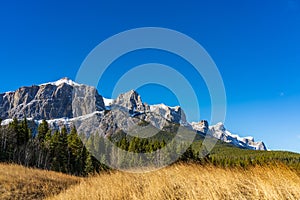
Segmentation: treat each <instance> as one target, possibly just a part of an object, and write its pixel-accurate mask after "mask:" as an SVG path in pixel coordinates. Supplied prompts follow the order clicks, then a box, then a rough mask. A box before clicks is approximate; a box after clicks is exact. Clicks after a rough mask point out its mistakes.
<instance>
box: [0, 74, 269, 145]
mask: <svg viewBox="0 0 300 200" xmlns="http://www.w3.org/2000/svg"><path fill="white" fill-rule="evenodd" d="M25 116H26V118H27V119H29V120H32V121H33V122H35V124H36V127H37V125H38V124H39V123H41V121H42V120H43V119H45V120H47V122H48V123H49V124H50V126H51V128H53V129H59V128H60V127H62V126H64V125H65V126H67V127H71V126H75V127H76V128H77V130H78V133H84V134H87V135H89V134H91V133H98V134H101V135H103V136H108V135H114V134H115V133H117V132H119V131H123V132H125V133H127V134H131V135H132V134H137V133H138V132H139V131H140V130H141V128H140V127H141V126H148V127H150V128H149V129H148V130H150V131H149V133H147V134H150V135H153V134H155V133H156V132H157V131H159V130H163V129H164V128H166V127H168V126H170V125H174V124H175V125H180V126H182V127H184V128H187V129H189V130H194V131H196V132H197V134H200V135H202V136H205V135H207V134H208V135H210V136H213V137H215V138H217V139H219V140H221V141H223V142H226V143H230V144H232V145H235V146H237V147H240V148H245V149H254V150H267V148H266V146H265V144H264V143H263V142H255V141H254V138H253V137H240V136H238V135H235V134H232V133H231V132H229V131H228V130H226V128H225V126H224V124H223V123H222V122H220V123H217V124H215V125H211V126H209V124H208V121H206V120H201V121H199V122H191V123H190V122H188V121H187V120H186V115H185V113H184V111H183V109H182V108H181V107H180V106H175V107H170V106H167V105H164V104H157V105H148V104H146V103H144V102H143V101H142V99H141V96H140V95H139V94H138V93H137V92H136V91H134V90H131V91H128V92H126V93H124V94H120V95H119V96H118V97H117V98H116V99H106V98H104V97H102V96H101V95H100V94H99V93H98V91H97V89H96V88H94V87H92V86H88V85H84V84H78V83H75V82H74V81H72V80H70V79H68V78H62V79H60V80H58V81H56V82H49V83H44V84H41V85H32V86H29V87H21V88H19V89H17V90H16V91H14V92H6V93H3V94H0V118H1V119H2V122H1V125H7V124H8V123H10V122H11V121H12V120H13V118H17V119H22V118H24V117H25Z"/></svg>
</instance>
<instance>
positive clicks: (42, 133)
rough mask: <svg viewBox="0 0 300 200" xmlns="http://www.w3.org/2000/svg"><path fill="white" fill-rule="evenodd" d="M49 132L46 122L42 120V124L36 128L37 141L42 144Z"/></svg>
mask: <svg viewBox="0 0 300 200" xmlns="http://www.w3.org/2000/svg"><path fill="white" fill-rule="evenodd" d="M48 131H49V125H48V123H47V121H46V120H44V119H43V121H42V123H41V124H40V125H39V127H38V135H37V137H38V140H39V141H40V142H44V140H45V137H46V134H47V133H48Z"/></svg>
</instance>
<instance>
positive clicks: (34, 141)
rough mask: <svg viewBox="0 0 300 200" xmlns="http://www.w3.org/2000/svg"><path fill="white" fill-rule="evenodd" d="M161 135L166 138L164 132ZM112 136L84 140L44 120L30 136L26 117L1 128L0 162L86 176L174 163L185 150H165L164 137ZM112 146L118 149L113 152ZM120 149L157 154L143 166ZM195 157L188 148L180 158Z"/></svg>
mask: <svg viewBox="0 0 300 200" xmlns="http://www.w3.org/2000/svg"><path fill="white" fill-rule="evenodd" d="M161 134H162V135H164V136H167V133H166V132H163V133H161ZM115 136H116V137H115V138H111V137H108V139H109V140H107V139H104V137H102V136H100V135H99V134H97V133H93V134H90V136H89V137H88V138H87V137H86V134H85V133H81V134H78V133H77V130H76V128H75V127H72V128H71V130H70V132H69V133H68V131H67V129H66V127H62V128H61V130H51V129H50V128H49V125H48V123H47V121H46V120H43V121H42V122H41V123H40V124H39V126H38V129H37V133H36V134H32V132H31V130H30V128H29V126H28V121H27V119H26V118H25V119H24V120H23V121H18V120H17V119H14V120H13V121H12V122H11V123H10V124H9V125H8V126H3V127H0V161H1V162H12V163H17V164H21V165H25V166H30V167H37V168H41V169H47V170H53V171H59V172H63V173H68V174H73V175H79V176H85V175H87V174H89V173H93V172H99V171H100V170H106V169H108V167H107V166H105V165H104V164H105V163H110V164H112V165H114V166H120V167H125V168H130V167H138V166H145V164H147V165H149V164H150V165H151V164H153V165H159V164H160V163H159V162H161V161H170V160H171V159H173V160H177V158H175V157H174V156H176V155H179V154H180V153H179V152H181V151H182V149H183V148H185V147H184V146H182V145H176V144H175V143H173V144H172V145H170V146H171V147H172V148H170V147H166V148H164V147H165V146H166V145H167V143H166V141H165V140H164V138H163V137H161V138H160V139H150V140H149V139H146V138H139V137H132V136H128V135H126V134H125V133H124V132H122V131H121V132H119V133H116V134H115ZM167 140H168V139H167ZM84 144H85V145H84ZM111 144H113V146H116V147H117V148H115V149H112V148H111ZM116 149H117V150H116ZM161 149H165V150H164V151H161ZM185 149H186V148H185ZM122 150H125V151H126V152H133V153H142V154H143V153H151V152H154V151H157V152H158V153H157V154H153V155H151V154H150V155H148V158H147V163H144V162H145V161H144V160H142V158H141V156H140V155H141V154H135V155H128V154H126V155H123V154H120V151H122ZM183 152H184V151H183ZM198 157H199V152H196V151H194V150H193V149H192V148H191V147H189V148H188V149H187V151H186V152H185V153H183V155H181V154H180V158H181V160H191V159H192V160H197V159H198ZM168 159H169V160H168ZM198 160H199V159H198ZM102 163H104V164H102Z"/></svg>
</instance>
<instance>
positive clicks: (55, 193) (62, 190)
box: [0, 163, 300, 200]
mask: <svg viewBox="0 0 300 200" xmlns="http://www.w3.org/2000/svg"><path fill="white" fill-rule="evenodd" d="M45 198H46V199H48V200H71V199H80V200H81V199H82V200H94V199H95V200H96V199H145V200H147V199H274V200H275V199H276V200H277V199H300V176H299V173H297V171H295V170H292V169H290V168H289V167H286V166H285V165H283V164H278V165H275V164H274V165H265V166H259V165H257V166H253V167H249V168H247V169H244V168H238V167H233V168H224V167H218V166H213V165H199V164H193V163H177V164H174V165H171V166H168V167H166V168H163V169H160V170H157V171H153V172H147V173H127V172H122V171H108V172H102V173H100V174H96V175H91V176H89V177H87V178H78V177H74V176H69V175H65V174H61V173H57V172H50V171H43V170H37V169H30V168H26V167H22V166H18V165H10V164H1V165H0V199H45Z"/></svg>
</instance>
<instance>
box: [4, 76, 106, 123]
mask: <svg viewBox="0 0 300 200" xmlns="http://www.w3.org/2000/svg"><path fill="white" fill-rule="evenodd" d="M104 109H105V106H104V103H103V99H102V96H100V95H99V94H98V92H97V90H96V89H95V88H94V87H90V86H86V85H80V84H78V83H75V82H73V81H72V80H70V79H68V78H63V79H60V80H58V81H55V82H50V83H45V84H41V85H39V86H36V85H34V86H30V87H21V88H19V89H18V90H16V91H15V92H10V93H4V94H1V95H0V118H2V119H8V118H23V117H24V116H26V117H28V118H33V119H56V118H62V117H66V118H73V117H78V116H81V115H86V114H89V113H92V112H95V111H101V110H104Z"/></svg>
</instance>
